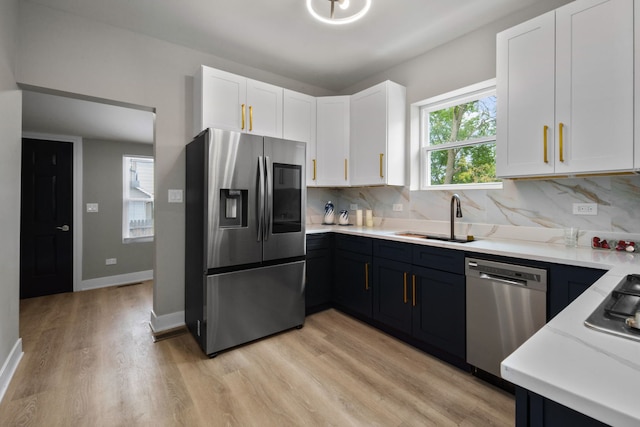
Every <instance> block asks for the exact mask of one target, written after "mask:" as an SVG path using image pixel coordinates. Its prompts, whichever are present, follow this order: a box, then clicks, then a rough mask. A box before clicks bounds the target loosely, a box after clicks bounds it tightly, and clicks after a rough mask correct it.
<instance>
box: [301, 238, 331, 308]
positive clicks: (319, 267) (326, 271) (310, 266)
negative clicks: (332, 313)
mask: <svg viewBox="0 0 640 427" xmlns="http://www.w3.org/2000/svg"><path fill="white" fill-rule="evenodd" d="M331 250H332V248H331V235H330V234H312V235H309V236H307V258H306V259H307V265H306V279H307V281H306V285H305V293H304V296H305V312H306V314H312V313H316V312H318V311H321V310H324V309H326V308H329V307H330V306H331V284H332V282H333V263H332V256H331Z"/></svg>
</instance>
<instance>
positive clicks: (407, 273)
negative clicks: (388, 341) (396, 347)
mask: <svg viewBox="0 0 640 427" xmlns="http://www.w3.org/2000/svg"><path fill="white" fill-rule="evenodd" d="M411 270H412V265H411V264H407V263H404V262H399V261H394V260H390V259H386V258H378V257H376V258H374V259H373V277H374V285H373V291H374V293H373V318H374V319H375V320H377V321H379V322H381V323H384V324H385V325H387V326H390V327H392V328H394V329H397V330H399V331H402V332H405V333H407V334H411V329H412V328H411V323H412V320H411Z"/></svg>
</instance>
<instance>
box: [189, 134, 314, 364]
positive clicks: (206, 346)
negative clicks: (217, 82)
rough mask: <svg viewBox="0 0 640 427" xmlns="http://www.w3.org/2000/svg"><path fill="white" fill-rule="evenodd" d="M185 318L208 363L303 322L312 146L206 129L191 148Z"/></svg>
mask: <svg viewBox="0 0 640 427" xmlns="http://www.w3.org/2000/svg"><path fill="white" fill-rule="evenodd" d="M186 157H187V172H186V194H185V202H186V206H185V208H186V224H185V226H186V230H185V231H186V233H185V234H186V242H185V244H186V248H185V253H186V259H185V320H186V323H187V327H188V328H189V330H190V332H191V333H192V334H193V336H194V337H195V338H196V340H197V341H198V343H199V345H200V346H201V347H202V349H203V351H204V352H205V353H206V354H207V355H209V356H215V355H216V354H217V353H218V352H220V351H222V350H226V349H229V348H232V347H235V346H238V345H240V344H244V343H247V342H250V341H253V340H256V339H259V338H262V337H265V336H268V335H271V334H274V333H277V332H281V331H284V330H286V329H290V328H293V327H301V326H302V325H303V324H304V290H305V279H304V277H305V212H306V182H305V176H306V175H305V158H306V145H305V143H304V142H295V141H288V140H282V139H275V138H270V137H262V136H257V135H252V134H245V133H240V132H233V131H226V130H219V129H206V130H204V131H203V132H201V133H200V134H199V135H198V136H196V137H195V139H194V140H193V141H192V142H190V143H189V144H188V145H187V150H186Z"/></svg>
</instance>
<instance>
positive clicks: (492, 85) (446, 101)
mask: <svg viewBox="0 0 640 427" xmlns="http://www.w3.org/2000/svg"><path fill="white" fill-rule="evenodd" d="M492 95H494V96H495V95H496V79H489V80H485V81H483V82H479V83H476V84H473V85H470V86H466V87H463V88H460V89H456V90H453V91H451V92H447V93H444V94H442V95H438V96H434V97H431V98H428V99H425V100H423V101H420V102H417V103H414V104H413V107H416V108H417V109H416V111H417V117H416V119H417V120H418V122H419V123H418V129H419V133H418V149H419V156H418V157H419V163H418V167H419V190H427V191H433V190H460V191H462V190H475V189H484V190H487V189H502V187H503V186H502V182H501V181H498V182H481V183H469V184H442V185H431V184H429V179H430V176H431V171H430V163H429V162H428V158H429V153H430V152H432V151H441V150H447V149H450V148H458V147H467V146H472V145H480V144H485V143H488V142H494V143H497V138H496V135H493V136H488V137H481V138H474V139H469V140H466V141H456V142H450V143H445V144H439V145H429V144H428V140H427V138H425V137H426V136H427V134H426V129H425V127H426V120H425V119H424V116H425V114H426V113H429V112H432V111H438V110H442V109H445V108H449V107H453V106H456V105H459V104H464V103H466V102H471V101H476V100H479V99H482V98H485V97H487V96H492ZM496 134H497V132H496ZM497 179H499V178H497Z"/></svg>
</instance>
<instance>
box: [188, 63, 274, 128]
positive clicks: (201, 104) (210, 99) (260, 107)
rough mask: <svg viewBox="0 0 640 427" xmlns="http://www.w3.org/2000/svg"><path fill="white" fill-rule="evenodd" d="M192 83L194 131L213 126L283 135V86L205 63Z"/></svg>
mask: <svg viewBox="0 0 640 427" xmlns="http://www.w3.org/2000/svg"><path fill="white" fill-rule="evenodd" d="M193 84H194V111H193V114H194V132H195V134H198V133H200V132H201V131H202V130H203V129H205V128H208V127H211V128H219V129H226V130H233V131H239V132H245V133H254V134H256V135H263V136H272V137H275V138H282V111H283V105H282V103H283V89H282V88H281V87H278V86H274V85H271V84H268V83H263V82H260V81H257V80H252V79H248V78H246V77H242V76H238V75H236V74H232V73H228V72H226V71H222V70H217V69H215V68H210V67H207V66H204V65H203V66H201V67H200V69H199V70H198V73H196V75H195V76H194V82H193Z"/></svg>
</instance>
